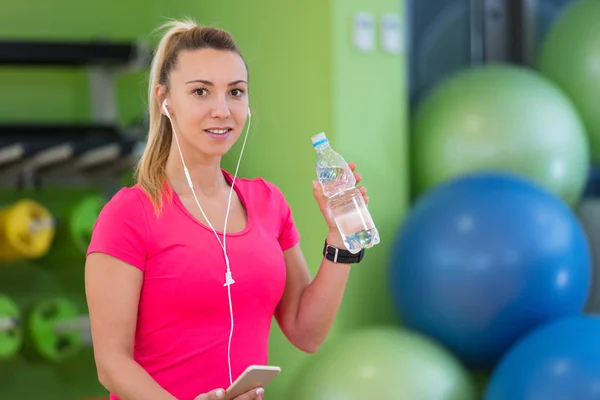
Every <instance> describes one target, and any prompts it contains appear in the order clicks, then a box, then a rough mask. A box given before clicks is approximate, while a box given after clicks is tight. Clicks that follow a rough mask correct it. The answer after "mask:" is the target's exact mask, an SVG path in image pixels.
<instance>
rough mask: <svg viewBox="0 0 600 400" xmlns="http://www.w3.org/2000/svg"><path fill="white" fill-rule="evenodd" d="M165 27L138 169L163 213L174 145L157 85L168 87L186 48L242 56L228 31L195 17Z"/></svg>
mask: <svg viewBox="0 0 600 400" xmlns="http://www.w3.org/2000/svg"><path fill="white" fill-rule="evenodd" d="M159 29H161V30H166V32H165V33H164V35H163V36H162V38H161V40H160V42H159V43H158V46H157V48H156V51H155V54H154V58H153V60H152V65H151V69H150V76H149V83H148V112H149V129H148V140H147V143H146V146H145V149H144V152H143V154H142V156H141V158H140V160H139V162H138V164H137V166H136V168H135V178H136V182H137V184H138V185H139V186H140V188H141V189H142V190H143V191H144V192H145V193H146V194H147V195H148V197H149V198H150V201H151V202H152V205H153V206H154V211H155V212H156V213H157V214H158V213H160V211H161V209H162V205H163V196H164V194H165V193H167V194H169V195H171V192H170V190H168V189H167V185H166V184H165V183H166V172H165V166H166V163H167V158H168V156H169V151H170V148H171V139H172V131H171V124H170V122H169V120H168V119H167V117H166V116H165V115H163V114H162V113H161V104H159V102H158V100H157V99H156V97H155V93H154V90H155V88H156V86H157V85H159V84H162V85H165V87H166V88H167V91H168V89H169V75H170V73H171V71H172V70H173V68H175V66H176V65H177V60H178V57H179V53H180V52H182V51H185V50H197V49H206V48H210V49H215V50H227V51H233V52H235V53H237V54H239V55H240V57H242V59H243V56H242V54H241V52H240V50H239V49H238V47H237V45H236V43H235V41H234V39H233V37H232V35H231V34H229V33H228V32H226V31H224V30H222V29H219V28H215V27H211V26H199V25H197V24H196V23H195V22H194V21H193V20H190V19H184V20H173V21H169V22H167V23H166V24H164V25H162V26H161V27H159Z"/></svg>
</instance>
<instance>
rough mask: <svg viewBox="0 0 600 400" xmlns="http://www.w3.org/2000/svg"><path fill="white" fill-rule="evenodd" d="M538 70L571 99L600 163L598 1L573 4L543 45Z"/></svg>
mask: <svg viewBox="0 0 600 400" xmlns="http://www.w3.org/2000/svg"><path fill="white" fill-rule="evenodd" d="M538 68H539V70H540V72H541V73H542V74H544V75H545V76H546V77H548V78H549V79H550V80H552V81H554V82H555V83H557V84H558V86H560V87H561V88H562V89H563V90H564V92H565V93H566V94H567V95H568V96H569V97H570V99H571V100H572V102H573V103H574V104H575V107H576V108H577V110H578V111H579V114H580V115H581V117H582V120H583V122H584V124H585V126H586V129H587V134H588V138H589V143H590V151H591V156H592V160H593V161H594V162H596V163H600V112H599V111H598V110H599V108H598V107H599V104H600V97H599V93H600V1H598V0H581V1H576V2H573V3H572V4H571V5H569V6H568V8H567V9H566V10H565V12H564V13H563V14H562V15H561V17H560V18H559V19H558V20H557V22H556V23H555V24H554V25H553V26H552V28H551V29H550V31H549V33H548V35H547V36H546V39H545V40H544V42H543V43H542V46H541V50H540V55H539V60H538Z"/></svg>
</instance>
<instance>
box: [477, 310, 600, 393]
mask: <svg viewBox="0 0 600 400" xmlns="http://www.w3.org/2000/svg"><path fill="white" fill-rule="evenodd" d="M599 338H600V317H598V316H588V315H578V316H572V317H567V318H562V319H559V320H555V321H552V322H549V323H548V324H545V325H543V326H541V327H539V328H538V329H536V330H534V331H533V332H531V333H530V334H528V335H527V336H525V337H524V338H523V339H522V340H520V341H519V342H518V343H517V344H516V345H515V346H514V347H512V348H511V349H510V350H509V351H508V353H507V354H506V356H505V357H503V358H502V359H501V361H500V363H499V364H498V365H497V367H496V369H495V370H494V371H493V373H492V377H491V379H490V381H489V384H488V386H487V388H486V390H485V395H484V400H513V399H518V400H541V399H543V400H598V399H600V340H599Z"/></svg>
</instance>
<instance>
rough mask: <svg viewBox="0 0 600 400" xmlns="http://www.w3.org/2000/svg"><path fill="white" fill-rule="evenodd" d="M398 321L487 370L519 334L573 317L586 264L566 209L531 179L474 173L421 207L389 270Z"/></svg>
mask: <svg viewBox="0 0 600 400" xmlns="http://www.w3.org/2000/svg"><path fill="white" fill-rule="evenodd" d="M390 274H391V276H390V282H391V283H390V284H391V292H392V298H393V302H394V305H395V308H396V310H397V312H398V315H399V317H400V318H401V319H402V320H403V321H404V323H405V324H406V325H407V326H408V327H411V328H413V329H416V330H418V331H420V332H423V333H425V334H427V335H429V336H431V337H433V338H435V339H437V340H438V341H440V342H441V343H443V344H444V345H446V346H447V347H448V348H449V349H450V350H452V351H453V352H454V353H455V354H457V355H458V356H459V357H460V358H461V359H462V360H463V361H464V362H465V363H466V364H467V365H469V366H472V367H489V366H491V365H493V364H494V363H495V362H496V361H497V360H498V359H499V357H500V356H501V355H502V354H503V353H504V352H505V351H506V350H507V349H508V348H509V347H510V346H511V345H512V344H513V343H514V342H515V341H516V340H517V339H519V337H521V336H522V335H523V334H525V333H527V332H528V331H529V330H531V329H533V328H535V327H536V326H538V325H540V324H542V323H545V322H546V321H548V320H551V319H554V318H558V317H561V316H565V315H569V314H573V313H577V312H580V311H581V310H582V309H583V307H584V304H585V301H586V299H587V297H588V293H589V287H590V275H591V257H590V251H589V248H588V243H587V241H586V237H585V233H584V231H583V228H582V227H581V225H580V223H579V221H578V220H577V218H576V217H575V215H574V213H573V212H572V211H571V209H570V208H569V207H568V206H566V205H565V204H564V202H562V201H561V200H560V199H559V198H557V197H556V196H554V195H552V194H551V193H550V192H548V191H547V190H545V189H543V188H542V187H541V186H539V185H537V184H535V183H534V182H533V181H530V180H527V179H525V178H522V177H520V176H516V175H512V174H507V173H478V174H472V175H467V176H463V177H461V178H457V179H454V180H451V181H449V182H446V183H444V184H441V185H440V186H438V187H436V188H435V189H433V190H431V191H430V192H428V193H427V194H426V195H424V196H423V197H422V198H421V199H419V200H418V201H417V202H416V204H415V206H414V208H413V209H412V210H411V212H410V213H409V215H408V216H407V218H406V220H405V222H404V224H403V226H402V227H401V230H400V232H399V234H398V236H397V237H396V242H395V245H394V247H393V252H392V265H391V268H390Z"/></svg>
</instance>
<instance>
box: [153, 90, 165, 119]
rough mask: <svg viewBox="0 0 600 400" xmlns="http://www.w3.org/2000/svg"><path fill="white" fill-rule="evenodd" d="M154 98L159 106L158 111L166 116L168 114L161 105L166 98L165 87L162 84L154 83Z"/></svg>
mask: <svg viewBox="0 0 600 400" xmlns="http://www.w3.org/2000/svg"><path fill="white" fill-rule="evenodd" d="M154 98H155V99H156V102H157V103H158V105H159V107H160V112H161V113H162V114H163V115H165V116H167V117H168V116H169V115H168V114H167V112H166V111H165V109H164V108H165V107H164V106H163V103H164V102H165V101H166V100H167V89H166V88H165V86H164V85H156V88H155V89H154Z"/></svg>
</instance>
